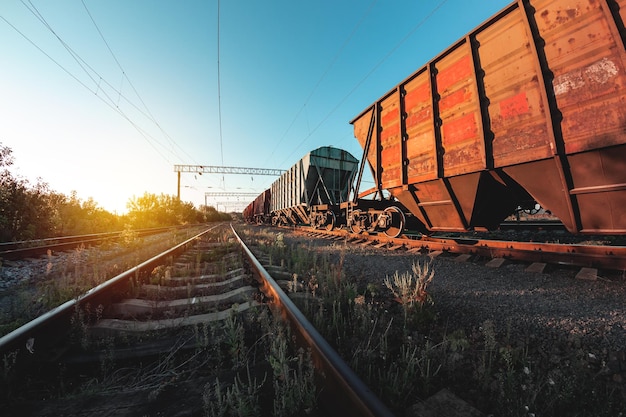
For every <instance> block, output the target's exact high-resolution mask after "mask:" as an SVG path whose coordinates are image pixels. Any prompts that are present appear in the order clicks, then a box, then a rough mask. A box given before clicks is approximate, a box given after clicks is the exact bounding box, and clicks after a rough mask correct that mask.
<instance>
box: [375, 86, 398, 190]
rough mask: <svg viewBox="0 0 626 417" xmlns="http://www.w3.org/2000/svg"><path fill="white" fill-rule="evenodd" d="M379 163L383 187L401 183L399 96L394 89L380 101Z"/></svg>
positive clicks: (396, 185)
mask: <svg viewBox="0 0 626 417" xmlns="http://www.w3.org/2000/svg"><path fill="white" fill-rule="evenodd" d="M379 117H380V123H379V126H380V164H381V170H382V172H381V180H382V184H383V187H384V188H394V187H399V186H401V185H402V154H403V151H402V140H401V135H400V119H401V112H400V97H399V94H398V91H394V92H393V93H391V94H390V95H389V96H387V97H386V98H384V99H383V100H381V102H380V116H379Z"/></svg>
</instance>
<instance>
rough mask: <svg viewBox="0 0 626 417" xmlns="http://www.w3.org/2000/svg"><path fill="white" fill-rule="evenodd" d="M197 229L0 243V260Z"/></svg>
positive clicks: (162, 229)
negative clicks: (130, 237)
mask: <svg viewBox="0 0 626 417" xmlns="http://www.w3.org/2000/svg"><path fill="white" fill-rule="evenodd" d="M194 227H198V226H197V225H186V226H182V227H181V226H176V227H157V228H150V229H140V230H133V231H130V232H124V231H120V232H108V233H93V234H88V235H79V236H61V237H54V238H46V239H35V240H24V241H19V242H0V259H4V260H17V259H24V258H30V257H37V256H42V255H46V254H48V253H56V252H62V251H67V250H71V249H74V248H76V247H77V246H80V245H84V246H89V245H99V244H101V243H103V242H107V241H116V240H120V239H124V238H125V237H126V236H128V235H129V233H130V234H132V235H133V236H134V237H145V236H150V235H155V234H159V233H165V232H170V231H173V230H181V229H189V228H194Z"/></svg>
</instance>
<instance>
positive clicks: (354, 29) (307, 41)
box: [0, 0, 510, 213]
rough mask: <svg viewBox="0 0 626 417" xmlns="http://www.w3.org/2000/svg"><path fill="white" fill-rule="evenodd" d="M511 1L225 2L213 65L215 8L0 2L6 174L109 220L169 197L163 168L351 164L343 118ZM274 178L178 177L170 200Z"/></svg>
mask: <svg viewBox="0 0 626 417" xmlns="http://www.w3.org/2000/svg"><path fill="white" fill-rule="evenodd" d="M508 4H510V1H508V0H447V1H440V0H432V1H431V0H377V1H376V0H374V1H372V0H340V1H337V0H316V1H300V0H267V1H259V0H222V1H221V3H220V13H219V54H218V3H217V0H182V1H175V0H55V1H49V0H47V1H43V0H30V1H29V0H24V1H21V0H3V1H2V2H1V4H0V39H2V42H0V56H1V62H2V64H1V65H0V95H1V99H0V143H2V144H3V145H5V146H8V147H10V148H11V149H12V150H13V155H14V157H15V169H13V172H14V173H15V174H17V175H19V176H21V177H23V178H26V179H28V180H29V181H30V182H32V183H34V182H35V181H36V178H38V177H40V178H42V179H43V181H44V182H47V183H48V184H49V185H50V187H51V188H52V189H53V190H55V191H58V192H61V193H64V194H67V195H69V194H70V192H72V191H76V192H77V195H78V197H79V198H81V199H82V200H86V199H87V198H93V199H94V200H95V201H96V202H97V203H98V205H99V206H100V207H102V208H105V209H107V210H110V211H117V212H118V213H122V212H124V211H125V209H126V203H127V202H128V200H129V199H130V198H133V197H134V196H141V195H143V193H144V192H149V193H155V194H160V193H165V194H170V195H175V194H176V173H175V172H174V165H175V164H190V165H191V164H193V165H196V164H197V165H223V166H235V167H252V168H279V169H287V168H289V167H290V166H291V165H293V164H294V163H295V162H296V161H297V160H298V159H299V158H301V157H302V156H303V155H304V154H305V153H307V152H308V151H309V150H312V149H315V148H317V147H319V146H325V145H332V146H337V147H340V148H343V149H346V150H348V151H349V152H351V153H352V154H353V155H354V156H355V157H357V158H359V159H360V158H361V149H360V147H359V145H358V143H357V142H356V140H355V139H354V137H353V133H352V126H351V125H350V124H349V121H350V120H352V118H354V117H355V116H357V115H358V114H359V113H360V112H361V111H362V110H364V109H365V108H366V107H368V106H369V105H370V104H371V103H373V102H374V101H375V100H377V99H378V98H379V97H381V96H382V95H383V94H384V93H386V92H387V91H389V90H390V89H391V88H393V87H394V86H395V85H396V84H398V83H399V82H400V81H402V80H403V79H404V78H406V77H407V76H409V75H410V74H411V73H412V72H414V71H415V70H417V69H418V68H419V67H421V66H423V65H424V64H425V63H426V62H428V61H429V60H431V59H432V58H433V57H435V56H436V55H437V54H438V53H440V52H441V51H443V50H444V49H445V48H447V47H448V46H449V45H451V44H452V43H453V42H455V41H456V40H458V39H460V38H461V37H463V36H464V35H465V34H466V33H467V32H469V31H470V30H472V29H474V28H475V27H476V26H477V25H479V24H480V23H482V22H483V21H484V20H486V19H487V18H489V17H490V16H492V15H493V14H495V13H497V12H498V11H500V10H501V9H502V8H504V7H505V6H507V5H508ZM92 19H93V20H92ZM94 22H95V24H94ZM18 31H19V32H18ZM100 33H101V34H102V36H101V34H100ZM109 49H110V50H109ZM218 56H219V69H220V77H219V79H220V83H219V86H220V91H221V95H220V97H221V130H220V117H219V111H218V104H219V103H220V100H218ZM274 179H275V178H273V177H267V176H254V177H251V176H249V175H224V176H222V175H216V174H213V175H207V174H205V175H202V176H199V175H194V174H183V175H182V189H181V198H182V199H183V200H185V201H190V202H192V203H194V204H195V205H199V204H204V202H205V193H206V192H217V191H223V190H224V189H225V190H226V191H229V192H235V191H240V192H248V193H250V192H254V193H260V192H261V191H263V190H264V189H266V188H268V187H269V185H270V184H271V183H272V181H273V180H274ZM369 186H370V184H365V186H364V187H363V188H368V187H369ZM228 200H235V199H233V198H230V199H226V198H223V197H222V198H219V199H217V200H210V201H209V203H210V204H213V203H215V202H218V201H219V202H226V201H228ZM241 200H246V199H245V198H244V199H241ZM246 202H247V201H243V202H242V205H243V204H244V203H246Z"/></svg>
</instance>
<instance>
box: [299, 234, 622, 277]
mask: <svg viewBox="0 0 626 417" xmlns="http://www.w3.org/2000/svg"><path fill="white" fill-rule="evenodd" d="M296 230H299V231H300V232H302V233H309V234H311V235H316V236H321V237H325V238H329V239H341V240H346V241H348V242H351V243H353V244H360V245H363V246H369V245H372V246H376V247H379V248H387V249H390V250H406V251H409V252H421V253H428V254H430V255H431V256H439V255H440V254H442V253H447V254H452V255H458V256H460V258H459V259H460V260H461V259H462V260H467V259H469V257H470V256H478V257H481V258H483V259H489V260H491V263H490V265H489V266H500V265H501V264H502V263H504V262H505V261H506V260H512V261H519V262H528V263H530V265H529V267H528V268H529V269H530V270H532V271H535V272H541V271H543V269H544V268H545V267H546V266H547V265H567V266H574V267H580V268H581V270H580V277H581V278H583V277H588V278H593V277H594V276H595V275H596V274H597V272H598V270H600V269H603V270H609V271H623V270H626V246H605V245H585V244H557V243H544V242H519V241H508V240H507V241H504V240H492V239H481V238H474V237H462V236H459V237H455V238H452V237H437V236H425V235H415V236H404V237H399V238H390V237H388V236H385V235H384V234H374V235H368V234H354V233H350V232H349V231H347V230H333V231H328V230H323V229H311V228H308V227H304V228H301V229H296Z"/></svg>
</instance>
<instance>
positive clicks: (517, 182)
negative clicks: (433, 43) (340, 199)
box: [351, 0, 626, 234]
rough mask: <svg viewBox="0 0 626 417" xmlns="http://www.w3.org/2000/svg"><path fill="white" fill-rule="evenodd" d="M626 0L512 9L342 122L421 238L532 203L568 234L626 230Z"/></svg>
mask: <svg viewBox="0 0 626 417" xmlns="http://www.w3.org/2000/svg"><path fill="white" fill-rule="evenodd" d="M625 18H626V0H619V1H611V0H556V1H555V0H544V1H536V0H524V1H521V0H520V1H518V2H516V3H513V4H511V5H510V6H508V7H507V8H505V9H504V10H502V11H501V12H500V13H498V14H497V15H495V16H494V17H492V18H491V19H489V20H488V21H487V22H485V23H484V24H482V25H481V26H479V27H478V28H476V29H475V30H474V31H472V32H471V33H469V34H468V35H467V36H465V37H464V38H463V39H460V40H459V41H458V42H457V43H455V44H454V45H452V46H451V47H450V48H449V49H447V50H446V51H444V52H443V53H442V54H440V55H439V56H437V57H435V58H434V59H433V60H432V61H430V62H428V63H427V64H426V65H424V66H423V67H422V68H419V69H418V70H417V71H416V72H415V73H413V74H412V75H411V76H409V77H408V78H407V79H405V80H404V81H402V82H401V83H400V84H398V85H397V86H396V87H395V88H394V89H393V90H391V91H389V92H388V93H387V94H385V95H384V96H383V97H382V98H380V99H379V100H377V101H376V102H375V103H374V104H373V105H372V106H370V107H369V108H367V109H366V110H365V111H363V112H362V113H361V114H360V115H359V116H358V117H356V118H355V119H354V120H353V121H352V122H351V123H352V124H353V126H354V134H355V137H356V138H357V140H358V141H359V143H360V144H361V146H362V147H363V148H364V155H366V158H367V161H368V163H369V164H370V166H371V168H372V172H373V175H374V177H375V178H374V179H375V183H376V186H377V188H378V189H379V190H383V189H384V190H387V191H388V192H389V193H390V194H391V195H392V196H393V197H395V198H396V199H397V200H398V201H400V202H401V203H402V204H403V205H404V206H405V207H406V208H407V209H408V210H409V211H410V212H411V213H412V214H413V215H414V216H415V217H416V218H417V219H418V220H419V221H420V222H421V223H422V224H423V226H424V227H425V228H426V229H428V230H431V231H463V230H472V229H483V228H486V229H492V228H495V227H497V226H498V224H499V223H500V222H501V221H502V220H503V219H504V218H506V216H508V215H509V214H511V213H512V212H513V211H514V210H515V208H516V207H518V206H520V205H524V204H526V203H527V202H528V201H533V202H537V203H539V204H540V205H541V206H542V207H544V208H545V209H547V210H550V211H551V212H552V213H553V214H554V215H556V216H557V217H558V218H559V219H561V221H562V222H563V224H564V225H565V226H566V227H567V229H568V230H569V231H571V232H574V233H602V234H624V233H626V50H625V48H624V41H625V38H626V31H625V30H624V19H625Z"/></svg>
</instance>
